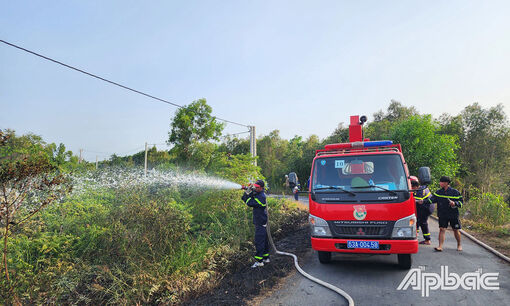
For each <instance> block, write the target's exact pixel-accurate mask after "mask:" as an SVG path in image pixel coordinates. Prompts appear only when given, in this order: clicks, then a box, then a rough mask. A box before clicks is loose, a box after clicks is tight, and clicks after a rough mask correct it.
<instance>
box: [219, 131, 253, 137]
mask: <svg viewBox="0 0 510 306" xmlns="http://www.w3.org/2000/svg"><path fill="white" fill-rule="evenodd" d="M249 132H250V131H246V132H239V133H232V134H227V135H222V136H221V137H223V138H225V137H228V136H235V135H240V134H246V133H249Z"/></svg>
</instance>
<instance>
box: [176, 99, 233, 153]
mask: <svg viewBox="0 0 510 306" xmlns="http://www.w3.org/2000/svg"><path fill="white" fill-rule="evenodd" d="M211 112H212V108H211V107H210V106H209V105H207V102H206V100H205V99H200V100H197V101H193V103H191V104H189V105H188V106H186V107H182V108H179V109H178V110H177V112H176V113H175V116H174V118H173V119H172V124H171V131H170V132H169V133H168V135H169V138H168V141H167V143H168V144H169V145H170V144H173V145H174V148H173V149H172V150H173V151H175V152H177V156H178V158H179V161H181V162H184V163H187V162H189V161H190V159H191V157H192V154H193V148H192V147H193V145H197V144H199V143H201V142H207V141H209V140H211V139H212V140H219V136H220V135H221V132H222V131H223V127H224V124H222V123H219V122H218V120H217V119H216V118H215V117H213V116H211ZM195 151H196V150H195Z"/></svg>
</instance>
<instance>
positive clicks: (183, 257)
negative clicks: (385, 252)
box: [0, 185, 297, 304]
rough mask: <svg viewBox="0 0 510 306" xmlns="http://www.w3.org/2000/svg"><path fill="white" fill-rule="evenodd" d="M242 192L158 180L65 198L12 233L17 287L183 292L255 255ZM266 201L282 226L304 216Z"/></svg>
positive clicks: (134, 294) (122, 297) (274, 222)
mask: <svg viewBox="0 0 510 306" xmlns="http://www.w3.org/2000/svg"><path fill="white" fill-rule="evenodd" d="M241 194H242V193H241V191H237V190H236V191H233V190H207V189H204V190H186V189H180V188H174V187H171V188H170V187H165V186H152V185H151V186H149V187H131V188H125V189H109V190H107V189H103V190H95V191H93V190H89V191H87V192H85V193H82V194H80V195H76V196H74V197H72V198H69V199H67V200H66V201H64V202H62V203H57V204H55V205H53V206H51V207H49V208H48V209H46V210H45V211H43V212H42V213H41V214H40V215H39V216H38V217H37V218H36V219H34V220H33V221H32V222H31V223H30V224H29V225H28V226H27V227H26V228H25V229H24V230H23V232H20V233H17V234H16V236H15V239H13V240H12V241H11V252H10V253H9V261H10V262H11V264H12V266H13V267H14V269H13V270H15V274H13V277H12V278H13V280H14V285H15V286H14V287H15V290H16V292H17V294H18V296H19V298H20V299H21V300H22V302H24V303H28V304H30V303H33V304H43V303H53V304H105V303H115V304H134V303H142V304H147V303H156V304H157V303H175V302H178V301H180V300H182V299H183V298H184V297H185V296H187V295H189V294H192V292H196V291H197V290H201V289H204V288H209V287H211V286H214V284H215V281H214V280H215V279H218V278H220V277H221V273H224V272H225V271H227V269H228V267H229V265H231V264H233V262H235V261H236V260H237V261H242V262H244V261H248V260H249V258H250V257H251V255H252V253H253V251H254V247H253V244H252V240H253V234H254V228H253V224H252V212H251V210H252V209H251V208H250V207H248V206H246V204H245V203H243V201H241V199H240V198H241ZM268 206H269V208H270V210H269V211H270V222H271V223H270V225H271V229H272V231H273V232H275V233H278V232H280V231H281V225H282V224H285V223H289V222H290V223H292V222H293V220H294V219H296V211H297V209H296V207H295V204H293V202H292V201H289V200H285V199H273V198H268ZM0 285H4V284H3V283H2V284H0ZM6 288H7V287H6Z"/></svg>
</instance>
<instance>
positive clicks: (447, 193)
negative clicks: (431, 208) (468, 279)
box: [424, 176, 463, 252]
mask: <svg viewBox="0 0 510 306" xmlns="http://www.w3.org/2000/svg"><path fill="white" fill-rule="evenodd" d="M450 182H451V179H450V178H449V177H448V176H442V177H441V178H440V179H439V186H440V187H441V188H440V189H439V190H437V191H436V192H434V194H433V195H432V196H431V197H430V198H428V199H425V200H424V202H427V201H428V202H429V203H437V216H438V217H439V246H438V247H436V248H434V250H435V251H437V252H442V251H443V244H444V240H445V234H446V229H447V228H448V224H449V225H450V226H451V227H452V229H453V235H454V236H455V239H456V240H457V251H459V252H460V251H462V245H461V243H460V229H461V226H460V220H459V208H460V207H462V202H463V199H462V195H461V194H460V192H459V191H458V190H457V189H454V188H452V187H450Z"/></svg>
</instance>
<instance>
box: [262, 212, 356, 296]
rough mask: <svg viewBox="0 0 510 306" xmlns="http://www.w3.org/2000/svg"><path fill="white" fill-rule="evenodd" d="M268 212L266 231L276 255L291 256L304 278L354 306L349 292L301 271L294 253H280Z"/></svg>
mask: <svg viewBox="0 0 510 306" xmlns="http://www.w3.org/2000/svg"><path fill="white" fill-rule="evenodd" d="M266 211H267V226H266V231H267V237H268V238H269V244H271V247H272V248H273V250H274V251H275V253H276V254H279V255H284V256H290V257H292V258H294V266H296V269H297V270H298V272H299V273H301V274H302V275H303V276H304V277H306V278H308V279H309V280H311V281H313V282H316V283H317V284H319V285H322V286H324V287H326V288H328V289H330V290H333V291H334V292H336V293H338V294H339V295H341V296H342V297H344V298H345V299H346V300H347V302H348V303H349V306H354V300H353V298H352V297H351V296H350V295H349V294H347V292H345V291H343V290H342V289H340V288H338V287H336V286H333V285H332V284H330V283H327V282H325V281H323V280H321V279H318V278H316V277H313V276H312V275H310V274H308V273H306V272H305V271H303V269H301V267H300V266H299V264H298V259H297V256H296V255H295V254H292V253H287V252H282V251H279V250H278V249H277V248H276V246H275V244H274V242H273V237H271V229H270V227H269V208H267V209H266Z"/></svg>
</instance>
